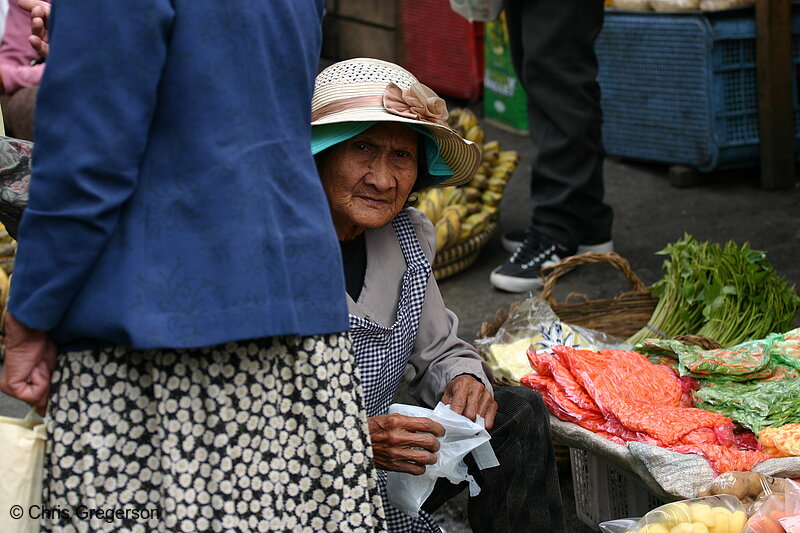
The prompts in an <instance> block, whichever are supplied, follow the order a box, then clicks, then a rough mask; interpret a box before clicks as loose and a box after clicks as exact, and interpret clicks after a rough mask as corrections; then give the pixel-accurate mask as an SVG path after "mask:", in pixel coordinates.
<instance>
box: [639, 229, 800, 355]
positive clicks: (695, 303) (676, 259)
mask: <svg viewBox="0 0 800 533" xmlns="http://www.w3.org/2000/svg"><path fill="white" fill-rule="evenodd" d="M658 253H659V254H660V255H667V256H669V258H668V259H667V260H666V261H665V262H664V269H665V271H666V273H665V275H664V277H663V278H661V279H660V280H659V281H658V282H656V283H655V284H654V285H653V286H652V287H651V289H652V291H653V294H654V295H655V296H656V297H658V304H657V305H656V309H655V310H654V311H653V315H652V317H651V319H650V322H649V324H648V326H646V327H644V328H642V329H641V330H640V331H639V332H638V333H636V334H634V335H633V336H632V337H631V338H630V339H628V342H630V343H632V344H636V343H639V342H641V341H643V340H645V339H650V338H656V337H659V336H660V334H663V335H665V336H666V337H668V338H671V337H674V336H676V335H686V334H699V335H704V336H706V337H709V338H712V339H714V340H716V341H718V342H719V343H720V344H722V346H724V347H729V346H733V345H735V344H739V343H741V342H743V341H745V340H748V339H759V338H764V337H766V336H767V335H768V334H770V333H773V332H780V331H786V330H788V329H789V328H791V326H792V323H793V321H794V318H795V315H796V313H797V308H798V306H800V298H798V296H797V292H796V291H795V289H794V287H793V286H790V285H789V283H788V282H787V281H786V278H785V277H783V276H780V275H778V273H777V272H776V271H775V269H774V268H773V266H772V264H771V263H770V262H769V261H768V260H767V258H766V254H765V253H764V252H760V251H757V250H751V249H750V246H749V244H747V243H745V244H743V245H739V244H736V243H735V242H733V241H730V242H728V243H727V244H725V246H720V245H719V244H712V243H709V242H702V243H701V242H698V241H697V240H695V239H694V237H692V236H691V235H689V234H684V236H683V238H682V239H680V240H678V241H677V242H675V243H672V244H670V245H668V246H667V247H666V248H664V249H663V250H661V251H660V252H658Z"/></svg>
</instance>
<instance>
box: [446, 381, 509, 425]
mask: <svg viewBox="0 0 800 533" xmlns="http://www.w3.org/2000/svg"><path fill="white" fill-rule="evenodd" d="M441 402H442V403H443V404H445V405H449V406H450V409H451V410H452V411H453V412H454V413H457V414H460V415H464V416H466V417H467V418H469V419H470V420H472V421H475V416H476V415H481V416H482V417H483V419H484V420H485V421H486V429H492V426H494V415H495V414H497V402H496V401H494V396H492V393H491V392H490V391H489V389H487V388H486V386H485V385H484V384H483V383H481V382H480V381H478V379H477V378H476V377H473V376H471V375H467V374H464V375H461V376H456V377H454V378H453V379H452V380H451V381H450V383H448V384H447V388H446V389H445V390H444V394H443V395H442V399H441Z"/></svg>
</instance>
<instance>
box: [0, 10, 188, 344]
mask: <svg viewBox="0 0 800 533" xmlns="http://www.w3.org/2000/svg"><path fill="white" fill-rule="evenodd" d="M173 16H174V13H173V8H172V3H171V2H170V1H169V0H142V1H140V2H137V3H136V5H135V6H134V5H132V4H131V3H129V2H107V1H104V0H89V1H83V2H61V3H58V4H57V5H55V6H53V11H52V17H51V19H50V25H51V28H50V38H51V45H52V46H51V49H50V56H49V58H48V65H47V69H46V71H45V74H44V76H43V78H42V84H41V87H40V90H39V96H38V102H37V109H36V119H37V120H36V143H35V146H34V152H33V157H32V160H33V169H32V178H31V185H30V199H29V203H28V206H27V208H26V211H25V214H24V216H23V218H22V222H21V224H20V230H19V248H18V251H17V256H16V263H15V272H14V284H13V285H12V288H11V296H10V301H9V309H10V310H11V311H12V313H13V315H14V316H15V317H16V319H17V320H19V321H20V322H21V323H22V324H25V325H26V326H27V327H29V328H31V329H36V330H40V331H49V330H50V329H52V328H53V327H54V326H55V325H57V324H58V323H59V321H60V320H61V317H62V316H63V314H64V312H65V309H66V308H67V306H68V305H69V303H70V302H71V300H72V299H73V298H74V296H75V295H76V294H77V292H78V291H79V290H80V288H81V286H82V285H83V283H84V280H85V279H86V277H87V276H88V274H89V272H90V271H91V269H92V267H93V265H94V263H95V261H96V260H97V258H98V257H99V255H100V253H101V252H102V250H103V248H104V247H105V246H106V244H107V243H108V241H109V238H110V236H111V235H112V234H113V233H114V231H115V230H116V227H117V223H118V220H119V216H120V211H121V209H122V208H123V206H124V205H125V203H126V202H127V200H128V199H129V198H130V196H131V195H132V194H133V192H134V190H135V188H136V186H137V179H138V169H139V165H140V160H141V157H142V154H143V153H144V150H145V147H146V145H147V142H148V131H149V128H150V122H151V119H152V116H153V112H154V109H155V106H156V94H157V89H158V85H159V81H160V77H161V72H162V70H163V68H164V64H165V60H166V54H167V43H168V39H169V35H170V29H171V24H172V19H173Z"/></svg>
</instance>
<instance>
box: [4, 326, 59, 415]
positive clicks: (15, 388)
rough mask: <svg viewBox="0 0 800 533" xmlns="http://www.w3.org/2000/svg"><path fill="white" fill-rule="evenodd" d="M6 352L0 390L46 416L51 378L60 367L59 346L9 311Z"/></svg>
mask: <svg viewBox="0 0 800 533" xmlns="http://www.w3.org/2000/svg"><path fill="white" fill-rule="evenodd" d="M5 327H6V339H5V343H6V353H5V365H4V366H3V374H2V376H0V390H2V391H3V392H4V393H6V394H8V395H9V396H12V397H14V398H16V399H18V400H22V401H23V402H26V403H29V404H31V405H34V406H36V408H37V409H36V410H37V412H38V413H39V414H40V415H44V413H45V410H46V408H47V399H48V396H49V394H50V376H51V373H52V371H53V370H54V369H55V367H56V354H57V351H56V345H55V343H54V342H53V341H52V340H50V338H49V337H48V336H47V334H46V333H45V332H43V331H38V330H35V329H31V328H29V327H27V326H26V325H24V324H22V323H21V322H19V321H17V319H15V318H14V317H13V316H11V313H8V312H6V320H5Z"/></svg>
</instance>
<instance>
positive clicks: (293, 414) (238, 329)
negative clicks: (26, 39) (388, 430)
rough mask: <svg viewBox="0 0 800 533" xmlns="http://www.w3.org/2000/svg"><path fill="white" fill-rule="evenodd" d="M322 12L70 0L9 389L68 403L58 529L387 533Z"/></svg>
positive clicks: (61, 23) (59, 456) (53, 25)
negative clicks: (329, 105)
mask: <svg viewBox="0 0 800 533" xmlns="http://www.w3.org/2000/svg"><path fill="white" fill-rule="evenodd" d="M323 7H324V2H323V1H322V0H273V1H271V2H256V3H253V2H244V1H243V0H231V1H228V2H215V1H209V0H193V1H192V2H187V1H185V0H143V1H141V2H136V3H133V4H132V3H129V2H107V1H99V0H88V1H85V2H59V3H57V4H54V5H53V8H52V13H51V14H50V17H49V24H48V31H49V46H50V49H49V55H48V58H47V65H48V67H47V70H46V72H45V75H44V77H43V79H42V84H41V88H40V92H39V102H38V108H37V131H36V144H35V148H34V153H33V160H34V164H33V170H32V179H31V185H30V200H29V203H28V207H27V209H26V211H25V214H24V216H23V219H22V222H21V225H20V229H19V250H18V255H17V260H16V261H17V262H16V267H15V273H14V282H13V283H14V288H13V290H12V294H11V298H10V302H9V306H8V313H7V315H6V320H5V326H6V335H7V337H6V339H7V351H6V355H5V357H6V359H5V367H4V374H3V377H2V381H0V388H2V390H3V391H4V392H6V393H8V394H11V395H12V396H14V397H16V398H18V399H20V400H23V401H26V402H29V403H32V404H35V405H36V406H38V407H39V409H40V410H43V409H44V408H45V406H47V418H46V420H47V430H48V434H49V436H50V442H49V446H48V451H47V454H46V459H45V477H44V495H43V505H44V506H46V507H47V508H49V509H62V510H65V511H64V512H59V513H50V516H45V518H44V519H43V520H42V527H43V530H45V531H53V530H57V531H61V530H73V529H76V530H80V531H94V530H101V529H103V528H104V527H106V528H108V527H113V529H114V530H115V531H188V530H192V531H195V530H199V531H205V530H214V531H223V530H224V531H232V530H237V531H248V530H259V531H260V530H264V529H269V530H322V529H328V530H330V531H372V530H382V529H383V527H384V522H383V518H382V502H381V500H380V497H379V495H378V494H377V492H375V490H374V487H375V471H374V465H373V460H372V451H371V448H370V446H369V440H368V436H367V424H366V416H365V413H364V409H363V401H362V398H361V387H360V383H359V379H358V377H357V373H356V372H355V361H354V359H353V356H352V353H351V341H350V338H349V335H348V334H347V333H342V332H345V331H346V330H347V329H348V311H347V304H346V300H345V286H344V276H343V269H342V264H341V257H340V251H339V246H338V244H337V238H336V234H335V232H334V229H333V225H332V222H331V216H330V213H329V210H328V206H327V202H326V199H325V195H324V193H323V190H322V187H321V184H320V180H319V176H318V174H317V171H316V168H315V165H314V161H313V159H312V155H311V152H310V150H309V145H310V131H311V130H310V126H309V124H310V122H311V120H310V108H311V105H310V102H311V95H312V90H313V82H314V76H315V73H316V69H317V65H318V58H319V51H320V45H321V18H322V13H323ZM245 15H246V16H245ZM81 509H84V510H85V509H89V510H92V509H94V510H99V511H100V512H106V511H112V512H113V513H112V516H111V520H109V519H108V517H107V516H106V517H101V518H100V519H98V517H97V516H96V515H95V517H94V518H91V516H90V514H91V513H84V512H81ZM117 510H123V511H124V512H122V513H119V512H116V511H117Z"/></svg>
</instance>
